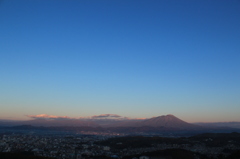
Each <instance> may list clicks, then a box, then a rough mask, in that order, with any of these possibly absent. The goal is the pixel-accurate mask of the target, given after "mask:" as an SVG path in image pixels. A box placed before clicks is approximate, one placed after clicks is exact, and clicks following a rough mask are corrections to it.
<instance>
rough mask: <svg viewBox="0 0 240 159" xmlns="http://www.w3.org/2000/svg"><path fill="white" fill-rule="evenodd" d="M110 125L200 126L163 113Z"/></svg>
mask: <svg viewBox="0 0 240 159" xmlns="http://www.w3.org/2000/svg"><path fill="white" fill-rule="evenodd" d="M108 126H109V127H153V128H174V129H194V128H200V126H197V125H194V124H190V123H187V122H185V121H183V120H181V119H179V118H177V117H175V116H174V115H171V114H169V115H162V116H158V117H153V118H150V119H145V120H129V121H123V122H120V123H117V124H116V125H108Z"/></svg>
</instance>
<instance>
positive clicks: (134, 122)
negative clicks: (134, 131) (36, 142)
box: [0, 115, 200, 129]
mask: <svg viewBox="0 0 240 159" xmlns="http://www.w3.org/2000/svg"><path fill="white" fill-rule="evenodd" d="M0 125H5V126H6V125H11V126H13V125H15V126H17V125H32V126H45V127H49V126H56V127H59V126H75V127H81V126H87V127H154V128H158V127H166V128H175V129H192V128H198V127H200V126H197V125H194V124H190V123H187V122H185V121H183V120H181V119H179V118H177V117H175V116H174V115H162V116H158V117H153V118H149V119H125V120H116V119H34V120H28V121H2V122H0Z"/></svg>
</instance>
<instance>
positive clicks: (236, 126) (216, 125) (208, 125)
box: [194, 122, 240, 129]
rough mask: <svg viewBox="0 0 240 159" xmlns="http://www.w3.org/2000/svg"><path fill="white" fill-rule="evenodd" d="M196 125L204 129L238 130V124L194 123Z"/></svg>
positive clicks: (239, 126)
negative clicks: (223, 128) (222, 128)
mask: <svg viewBox="0 0 240 159" xmlns="http://www.w3.org/2000/svg"><path fill="white" fill-rule="evenodd" d="M194 124H196V125H200V126H204V127H215V128H216V127H225V128H226V127H228V128H238V129H239V128H240V122H215V123H194Z"/></svg>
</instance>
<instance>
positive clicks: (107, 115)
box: [92, 114, 121, 119]
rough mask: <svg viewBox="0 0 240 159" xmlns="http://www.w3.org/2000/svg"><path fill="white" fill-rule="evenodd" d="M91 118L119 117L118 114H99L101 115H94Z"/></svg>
mask: <svg viewBox="0 0 240 159" xmlns="http://www.w3.org/2000/svg"><path fill="white" fill-rule="evenodd" d="M92 118H93V119H99V118H121V116H120V115H117V114H101V115H94V116H92Z"/></svg>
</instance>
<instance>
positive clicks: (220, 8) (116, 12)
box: [0, 0, 240, 122]
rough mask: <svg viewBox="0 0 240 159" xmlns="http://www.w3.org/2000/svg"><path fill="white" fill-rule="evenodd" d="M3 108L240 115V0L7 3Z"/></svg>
mask: <svg viewBox="0 0 240 159" xmlns="http://www.w3.org/2000/svg"><path fill="white" fill-rule="evenodd" d="M0 108H1V111H0V119H8V120H27V119H29V116H31V115H33V116H34V115H40V114H46V115H52V116H68V117H71V118H78V117H87V116H94V115H100V114H117V115H120V116H123V117H130V118H150V117H153V116H161V115H166V114H173V115H175V116H177V117H179V118H180V119H182V120H185V121H187V122H217V121H219V122H220V121H221V122H223V121H240V115H239V113H240V1H239V0H231V1H227V0H216V1H210V0H194V1H193V0H181V1H179V0H161V1H160V0H101V1H100V0H80V1H79V0H71V1H69V0H34V1H32V0H21V1H19V0H0Z"/></svg>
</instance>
